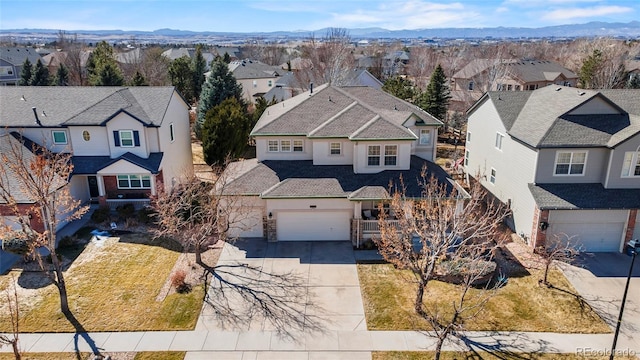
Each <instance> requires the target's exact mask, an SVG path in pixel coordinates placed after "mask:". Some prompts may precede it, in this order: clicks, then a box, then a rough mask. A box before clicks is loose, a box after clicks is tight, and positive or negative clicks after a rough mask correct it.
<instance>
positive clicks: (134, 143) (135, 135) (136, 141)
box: [133, 131, 140, 146]
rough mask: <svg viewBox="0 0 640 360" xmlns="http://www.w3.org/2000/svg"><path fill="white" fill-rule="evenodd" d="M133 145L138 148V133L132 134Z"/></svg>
mask: <svg viewBox="0 0 640 360" xmlns="http://www.w3.org/2000/svg"><path fill="white" fill-rule="evenodd" d="M133 145H135V146H140V133H139V132H138V131H134V132H133Z"/></svg>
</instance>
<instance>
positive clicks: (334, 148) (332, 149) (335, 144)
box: [329, 142, 342, 155]
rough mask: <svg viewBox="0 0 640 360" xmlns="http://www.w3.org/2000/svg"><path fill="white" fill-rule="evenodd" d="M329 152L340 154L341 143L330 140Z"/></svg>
mask: <svg viewBox="0 0 640 360" xmlns="http://www.w3.org/2000/svg"><path fill="white" fill-rule="evenodd" d="M329 154H331V155H340V154H342V144H341V143H339V142H332V143H331V144H329Z"/></svg>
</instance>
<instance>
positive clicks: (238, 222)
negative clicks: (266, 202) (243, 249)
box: [229, 208, 264, 238]
mask: <svg viewBox="0 0 640 360" xmlns="http://www.w3.org/2000/svg"><path fill="white" fill-rule="evenodd" d="M230 218H231V219H232V220H230V222H231V224H230V225H229V236H230V237H234V238H237V237H243V238H249V237H263V236H264V231H263V228H264V226H263V220H262V208H256V209H250V210H246V214H232V215H231V217H230Z"/></svg>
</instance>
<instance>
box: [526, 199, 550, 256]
mask: <svg viewBox="0 0 640 360" xmlns="http://www.w3.org/2000/svg"><path fill="white" fill-rule="evenodd" d="M543 221H544V222H547V223H548V222H549V210H540V209H538V207H537V206H536V208H535V210H534V212H533V224H532V228H531V240H530V241H529V245H530V246H531V247H532V248H534V249H535V248H537V247H540V246H544V244H545V243H546V241H547V232H546V230H542V229H540V223H541V222H543Z"/></svg>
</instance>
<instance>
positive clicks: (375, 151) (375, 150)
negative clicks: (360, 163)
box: [367, 145, 380, 166]
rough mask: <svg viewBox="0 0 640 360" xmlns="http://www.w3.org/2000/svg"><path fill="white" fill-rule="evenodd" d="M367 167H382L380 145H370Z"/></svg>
mask: <svg viewBox="0 0 640 360" xmlns="http://www.w3.org/2000/svg"><path fill="white" fill-rule="evenodd" d="M367 165H369V166H380V145H369V148H368V150H367Z"/></svg>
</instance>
